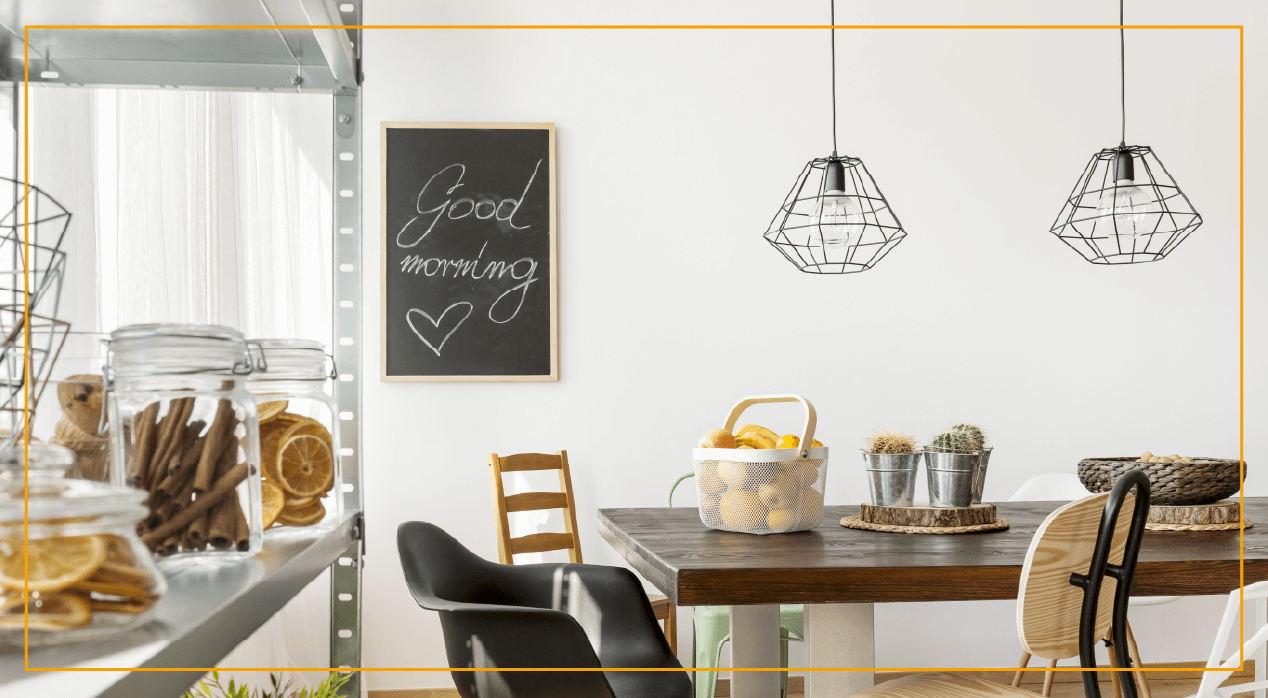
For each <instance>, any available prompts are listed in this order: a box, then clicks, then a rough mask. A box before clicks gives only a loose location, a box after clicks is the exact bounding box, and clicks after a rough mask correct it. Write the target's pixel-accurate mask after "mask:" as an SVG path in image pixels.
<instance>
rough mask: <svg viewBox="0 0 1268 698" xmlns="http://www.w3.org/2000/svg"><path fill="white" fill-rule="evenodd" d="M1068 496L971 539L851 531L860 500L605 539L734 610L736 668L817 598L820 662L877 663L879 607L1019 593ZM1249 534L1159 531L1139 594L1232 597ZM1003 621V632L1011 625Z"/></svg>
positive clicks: (1248, 568)
mask: <svg viewBox="0 0 1268 698" xmlns="http://www.w3.org/2000/svg"><path fill="white" fill-rule="evenodd" d="M1062 504H1064V502H1056V501H1054V502H1007V503H1000V504H997V505H996V506H997V508H998V515H999V517H1000V518H1003V519H1007V520H1008V522H1009V523H1010V527H1009V528H1008V529H1006V530H1001V531H989V532H981V533H968V534H960V535H913V534H899V533H883V532H877V531H865V530H857V529H851V528H845V527H843V526H841V525H840V521H841V519H842V518H843V517H845V516H850V515H853V514H857V513H858V510H859V507H857V506H829V507H825V510H824V517H823V521H822V523H820V525H819V526H818V527H817V528H814V529H812V530H809V531H802V532H798V533H785V534H779V535H768V536H758V535H750V534H746V533H730V532H726V531H717V530H713V529H710V528H707V527H705V525H704V524H703V523H701V522H700V516H699V513H698V511H697V510H696V509H694V508H687V507H675V508H646V509H600V510H599V533H600V534H601V535H602V536H603V538H604V540H606V541H607V542H608V543H609V544H610V545H611V546H612V547H613V548H615V549H616V550H617V552H619V553H620V554H621V556H622V557H624V558H625V560H626V562H628V563H629V564H630V566H632V567H633V568H634V569H635V570H636V571H638V573H639V574H641V575H642V576H643V577H644V578H646V579H647V580H648V581H649V582H651V583H652V584H653V585H654V586H655V587H656V588H657V589H659V590H660V592H661V593H663V594H664V595H665V596H667V597H669V599H670V600H671V601H673V602H674V603H675V604H677V605H679V606H731V665H732V666H733V667H752V668H771V669H777V668H778V667H779V605H780V604H805V605H806V628H805V632H806V636H805V641H806V646H807V647H806V649H807V652H808V654H809V658H810V666H811V667H842V668H847V667H849V668H863V669H869V668H872V667H875V666H876V657H875V651H874V646H875V645H874V637H875V621H874V618H875V616H874V610H873V608H874V607H873V605H874V604H877V603H902V602H911V601H976V600H989V599H1015V598H1017V587H1018V584H1019V582H1020V579H1021V569H1022V564H1023V562H1024V561H1025V557H1026V551H1027V550H1028V549H1029V546H1030V541H1031V538H1032V537H1033V536H1034V534H1035V531H1036V530H1037V529H1038V528H1039V524H1040V523H1041V522H1042V521H1043V520H1044V518H1045V517H1047V516H1048V514H1050V513H1051V512H1052V511H1053V510H1054V509H1056V508H1057V507H1059V506H1061V505H1062ZM1245 514H1246V519H1248V520H1249V521H1251V522H1257V523H1258V524H1259V525H1256V526H1252V527H1251V528H1249V529H1246V530H1245V531H1244V535H1245V558H1244V563H1245V568H1244V570H1245V579H1244V583H1246V584H1250V583H1252V582H1256V581H1261V580H1264V579H1268V497H1251V498H1247V499H1246V500H1245ZM1242 534H1243V532H1241V531H1237V530H1231V531H1203V532H1194V531H1148V532H1146V534H1145V538H1144V542H1143V543H1142V545H1141V550H1140V557H1139V562H1138V563H1137V566H1136V575H1135V580H1134V581H1133V584H1132V595H1133V596H1199V595H1209V594H1226V593H1228V592H1229V591H1231V590H1233V589H1236V588H1237V587H1238V586H1240V585H1241V584H1242V583H1243V579H1242V560H1241V551H1242V545H1241V542H1242ZM1009 631H1010V629H1009V628H1000V632H1009ZM873 684H874V674H873V672H871V671H842V672H831V671H816V672H810V673H809V675H808V676H807V677H806V696H807V698H811V697H813V698H844V697H845V696H850V695H853V694H854V693H856V692H858V691H860V690H862V689H864V688H867V687H869V686H872V685H873ZM731 695H732V696H734V697H735V698H775V697H777V696H778V695H779V673H778V672H777V671H743V672H733V673H732V680H731Z"/></svg>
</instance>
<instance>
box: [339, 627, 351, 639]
mask: <svg viewBox="0 0 1268 698" xmlns="http://www.w3.org/2000/svg"><path fill="white" fill-rule="evenodd" d="M339 637H340V638H341V639H344V640H347V639H348V638H350V637H352V631H351V630H348V629H347V628H344V629H343V630H340V631H339Z"/></svg>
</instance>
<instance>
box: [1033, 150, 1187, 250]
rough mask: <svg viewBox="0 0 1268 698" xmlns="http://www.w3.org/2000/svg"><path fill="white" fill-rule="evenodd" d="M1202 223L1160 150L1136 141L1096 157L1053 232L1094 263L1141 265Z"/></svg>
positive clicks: (1174, 246) (1173, 244)
mask: <svg viewBox="0 0 1268 698" xmlns="http://www.w3.org/2000/svg"><path fill="white" fill-rule="evenodd" d="M1141 173H1143V174H1144V177H1143V178H1141V177H1140V174H1141ZM1124 175H1126V176H1124ZM1131 175H1135V176H1131ZM1200 225H1202V216H1201V215H1199V214H1198V212H1197V211H1196V210H1195V209H1194V208H1193V204H1192V203H1190V202H1189V197H1188V196H1185V194H1184V192H1182V191H1180V187H1179V186H1178V185H1177V184H1176V181H1175V179H1174V178H1173V177H1172V176H1171V173H1169V172H1167V168H1166V167H1164V166H1163V164H1162V160H1160V159H1158V155H1157V153H1155V152H1153V150H1152V149H1151V148H1149V147H1148V146H1143V145H1133V146H1119V147H1117V148H1106V149H1105V150H1102V151H1101V152H1099V153H1097V154H1096V155H1094V156H1092V161H1091V162H1089V163H1088V165H1087V168H1085V169H1084V171H1083V176H1082V177H1080V178H1079V181H1078V183H1077V184H1076V185H1075V187H1074V192H1073V193H1071V194H1070V198H1068V199H1067V200H1066V202H1065V205H1064V206H1062V208H1061V213H1060V215H1058V216H1057V220H1056V222H1055V223H1053V224H1052V229H1051V232H1052V233H1053V234H1054V235H1056V236H1057V237H1059V238H1061V241H1062V242H1064V243H1065V244H1067V245H1069V246H1070V247H1071V248H1073V249H1074V251H1076V252H1078V253H1079V254H1081V255H1083V258H1084V259H1086V260H1087V261H1089V262H1092V263H1093V264H1137V263H1140V262H1156V261H1158V260H1160V259H1163V258H1164V257H1166V256H1167V255H1168V254H1170V253H1171V251H1172V250H1174V249H1175V248H1176V247H1177V246H1178V245H1179V244H1180V243H1182V242H1184V239H1185V238H1187V237H1188V236H1189V233H1192V232H1193V231H1194V230H1197V228H1198V226H1200Z"/></svg>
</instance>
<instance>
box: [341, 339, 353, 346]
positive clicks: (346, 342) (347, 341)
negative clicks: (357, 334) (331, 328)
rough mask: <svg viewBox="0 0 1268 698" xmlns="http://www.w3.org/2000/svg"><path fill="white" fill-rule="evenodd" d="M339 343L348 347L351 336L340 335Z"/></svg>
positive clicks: (350, 344)
mask: <svg viewBox="0 0 1268 698" xmlns="http://www.w3.org/2000/svg"><path fill="white" fill-rule="evenodd" d="M339 343H340V344H342V345H343V346H345V347H350V346H352V337H340V338H339Z"/></svg>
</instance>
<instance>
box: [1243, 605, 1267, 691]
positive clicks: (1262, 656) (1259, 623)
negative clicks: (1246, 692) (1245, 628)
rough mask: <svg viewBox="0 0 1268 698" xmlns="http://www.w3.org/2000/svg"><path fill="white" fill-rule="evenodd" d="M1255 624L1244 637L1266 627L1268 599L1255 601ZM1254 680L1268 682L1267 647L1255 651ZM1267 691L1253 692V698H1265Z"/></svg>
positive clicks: (1262, 646) (1263, 646)
mask: <svg viewBox="0 0 1268 698" xmlns="http://www.w3.org/2000/svg"><path fill="white" fill-rule="evenodd" d="M1254 613H1255V622H1254V623H1253V624H1252V625H1251V629H1250V631H1249V632H1247V633H1246V635H1247V636H1248V637H1249V636H1250V635H1252V634H1254V633H1257V632H1259V629H1260V628H1262V627H1264V626H1265V625H1268V599H1255V611H1254ZM1254 659H1255V680H1256V681H1264V680H1268V645H1260V646H1259V649H1257V650H1255V657H1254ZM1265 694H1268V691H1265V690H1264V689H1262V688H1261V689H1259V690H1257V691H1255V698H1266V696H1265Z"/></svg>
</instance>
